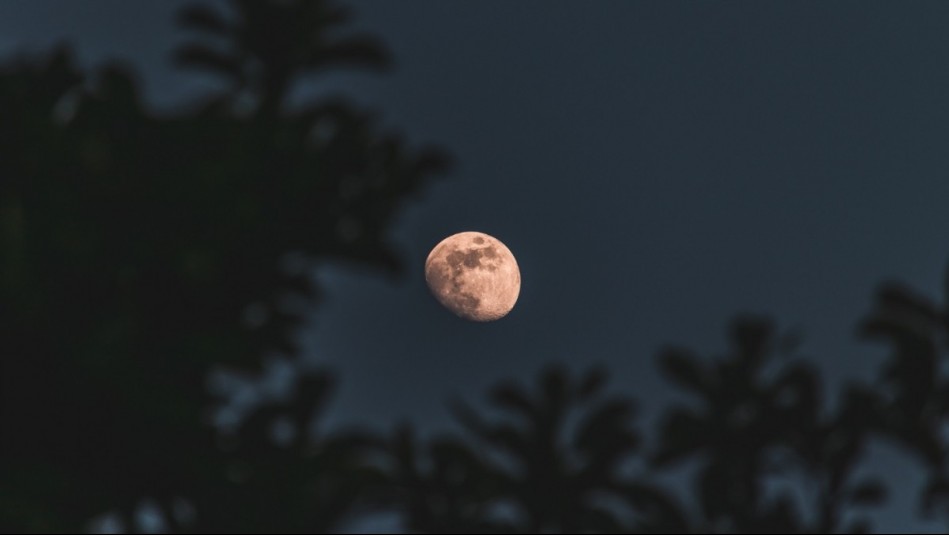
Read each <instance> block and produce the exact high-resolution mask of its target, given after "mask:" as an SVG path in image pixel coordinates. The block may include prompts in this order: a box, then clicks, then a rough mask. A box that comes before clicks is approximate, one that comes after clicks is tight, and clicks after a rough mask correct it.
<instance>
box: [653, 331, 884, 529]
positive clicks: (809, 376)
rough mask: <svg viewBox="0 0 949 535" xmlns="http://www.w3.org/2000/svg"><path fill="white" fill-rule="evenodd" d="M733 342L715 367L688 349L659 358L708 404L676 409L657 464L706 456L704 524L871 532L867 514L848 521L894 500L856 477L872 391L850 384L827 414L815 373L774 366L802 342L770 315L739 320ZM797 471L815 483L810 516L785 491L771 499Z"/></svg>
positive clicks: (699, 490)
mask: <svg viewBox="0 0 949 535" xmlns="http://www.w3.org/2000/svg"><path fill="white" fill-rule="evenodd" d="M730 340H731V343H732V350H731V353H730V354H729V355H728V356H726V357H725V358H723V359H720V360H718V361H716V362H714V363H712V364H705V363H703V362H702V361H701V360H699V359H698V358H696V357H695V356H693V355H691V354H689V353H688V352H687V351H684V350H681V349H670V350H667V351H665V352H663V353H662V354H661V355H660V366H661V369H662V370H663V371H664V372H665V374H666V375H667V376H668V377H669V378H670V379H671V380H673V381H674V382H675V383H676V384H677V385H678V386H680V387H682V388H685V389H688V390H689V391H690V393H692V394H693V395H694V396H696V397H698V398H699V399H700V404H699V408H698V409H696V408H693V407H687V406H677V407H672V408H670V409H667V411H666V413H665V415H664V418H663V421H662V423H661V424H660V441H659V447H658V450H657V452H656V454H655V456H654V458H653V461H654V463H655V464H656V465H657V466H658V467H664V466H666V465H668V464H670V463H673V462H676V461H679V460H682V459H685V458H688V457H692V456H696V455H702V459H703V460H702V465H701V468H700V469H699V470H698V474H697V477H698V480H697V484H696V495H697V496H696V497H697V499H698V501H699V503H700V505H701V511H702V524H701V530H702V531H707V530H711V529H714V530H719V529H725V530H727V531H735V532H739V533H775V532H784V533H786V532H796V533H810V532H836V531H840V530H841V529H843V530H845V531H848V532H857V531H864V530H865V529H866V526H867V525H866V521H864V520H859V521H857V523H855V524H850V525H848V526H842V525H841V523H842V522H843V519H844V517H845V513H847V512H848V509H849V507H850V506H868V505H869V506H874V505H880V504H881V503H882V502H883V500H884V499H885V497H886V489H885V488H884V486H883V485H882V483H880V482H879V481H877V480H873V479H869V480H861V481H859V482H855V483H852V480H853V475H854V474H853V472H854V469H855V468H856V463H857V462H858V461H859V460H860V455H861V453H862V451H863V449H864V448H865V445H866V438H867V435H868V433H869V431H870V428H871V427H870V426H871V425H872V423H873V416H874V412H873V410H872V408H873V407H874V405H873V404H872V396H871V394H870V393H869V392H867V391H865V390H864V389H862V388H860V387H851V388H849V389H848V391H847V392H846V395H845V398H844V399H843V400H842V403H841V407H840V409H839V410H838V412H837V413H836V414H832V415H827V414H826V412H827V411H826V409H825V408H824V407H822V403H821V398H820V384H819V381H818V373H817V371H816V370H815V369H813V368H812V367H811V366H810V365H809V364H807V363H805V362H803V361H799V360H795V361H792V362H790V363H788V364H786V365H784V366H780V367H778V368H777V369H775V368H774V367H773V366H770V365H771V364H772V362H770V361H771V360H773V358H774V357H775V356H776V355H777V354H779V353H787V352H789V351H790V350H792V349H793V347H794V343H793V338H791V339H790V340H789V339H788V337H779V336H777V334H776V333H775V328H774V326H773V325H772V324H771V322H770V321H768V320H766V319H764V318H750V317H739V318H736V320H735V321H734V322H733V324H732V326H731V329H730ZM789 341H790V342H791V344H788V342H789ZM792 473H793V474H799V475H800V474H803V475H805V476H806V477H807V478H809V479H811V480H812V488H813V489H814V492H813V494H812V497H813V502H814V503H811V504H807V505H808V506H809V507H808V509H809V510H810V511H814V512H815V513H816V514H814V515H813V516H814V519H813V520H812V521H811V522H807V521H806V517H805V515H804V514H803V511H799V510H797V508H796V507H797V506H796V505H795V503H794V500H793V498H792V494H791V493H789V492H788V491H787V490H786V489H782V490H780V491H778V492H777V495H775V496H771V497H769V496H768V493H767V492H766V490H767V489H766V485H768V484H769V483H770V484H772V485H773V484H774V479H775V478H778V479H780V478H782V477H786V476H787V475H789V474H792Z"/></svg>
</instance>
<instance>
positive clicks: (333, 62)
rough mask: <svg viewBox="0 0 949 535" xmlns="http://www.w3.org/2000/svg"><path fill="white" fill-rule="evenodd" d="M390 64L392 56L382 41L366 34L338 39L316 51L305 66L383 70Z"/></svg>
mask: <svg viewBox="0 0 949 535" xmlns="http://www.w3.org/2000/svg"><path fill="white" fill-rule="evenodd" d="M391 65H392V57H391V56H390V55H389V53H388V52H386V49H385V47H384V46H383V45H382V42H381V41H380V40H378V39H376V38H375V37H370V36H367V35H356V36H350V37H347V38H345V39H340V40H338V41H336V42H334V43H332V44H330V45H329V46H327V47H325V48H322V49H319V50H318V51H316V52H315V53H314V54H313V55H312V56H311V57H310V59H309V61H307V66H309V67H312V68H317V69H323V68H331V67H359V68H366V69H371V70H376V71H383V70H386V69H388V68H389V67H390V66H391Z"/></svg>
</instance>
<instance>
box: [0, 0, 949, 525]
mask: <svg viewBox="0 0 949 535" xmlns="http://www.w3.org/2000/svg"><path fill="white" fill-rule="evenodd" d="M348 21H349V12H348V11H347V10H345V9H343V8H340V7H338V6H336V5H334V4H332V3H330V2H327V1H304V0H283V1H281V0H271V1H251V0H233V1H231V2H230V3H228V4H223V5H221V4H214V6H210V5H205V4H194V5H191V6H189V7H187V8H185V9H184V10H182V11H181V12H180V13H179V17H178V22H179V24H180V25H181V26H182V27H183V28H185V29H187V30H189V31H190V32H191V35H192V39H191V40H189V41H188V42H186V43H185V44H183V45H182V46H181V47H179V48H178V49H177V50H176V51H175V55H174V57H175V59H176V61H177V62H178V64H179V65H180V66H182V67H186V68H192V69H197V70H200V71H202V72H205V73H213V74H215V75H218V76H220V79H221V80H222V83H223V85H222V87H223V89H222V90H221V91H219V92H218V93H216V94H213V95H209V96H208V97H207V98H206V99H204V100H202V101H201V102H199V103H198V104H197V105H195V106H193V107H191V108H190V109H188V110H187V111H181V112H178V113H175V114H165V115H160V114H156V113H154V112H152V111H149V109H148V107H147V106H146V105H145V103H144V102H143V101H142V96H141V93H140V90H139V86H138V83H137V82H136V80H135V77H134V75H133V73H131V72H130V71H129V70H127V69H125V68H122V67H118V66H105V67H103V68H99V69H97V70H93V71H88V72H87V71H83V70H82V69H80V68H78V66H77V65H76V62H75V60H74V57H73V55H72V52H71V50H70V49H69V48H68V47H60V48H57V49H55V50H53V51H51V52H49V53H48V54H45V55H38V56H33V57H23V58H19V59H15V60H13V61H9V62H7V63H6V64H5V65H3V66H2V68H0V110H2V117H0V341H2V347H3V358H2V360H0V366H2V368H0V386H2V391H0V395H2V405H0V418H2V421H0V448H2V449H0V529H2V530H3V531H25V532H77V531H82V530H84V529H86V528H88V526H89V522H90V519H92V518H94V517H96V516H97V515H102V514H103V513H106V512H113V513H114V514H115V515H118V518H119V519H121V521H122V524H121V526H122V527H123V528H124V529H128V530H134V529H135V528H136V525H137V523H136V520H135V518H134V515H135V511H136V510H137V508H138V507H139V506H140V505H141V504H142V503H143V501H145V500H148V501H150V503H152V504H154V506H155V508H156V509H157V514H158V515H160V516H161V518H163V521H164V524H165V527H166V528H167V529H169V530H171V531H185V532H332V531H336V530H339V529H341V527H343V526H345V525H346V522H347V521H348V520H351V519H352V518H355V517H358V516H360V515H365V514H372V513H377V512H385V511H395V512H397V513H398V514H399V515H400V516H401V518H402V520H403V522H404V526H405V528H406V529H407V530H410V531H413V532H432V533H436V532H437V533H459V532H477V533H502V532H503V533H512V532H517V533H538V532H545V533H560V532H604V533H628V532H677V533H684V532H734V533H812V532H854V533H856V532H863V531H867V530H869V529H870V527H871V526H870V523H869V520H868V516H867V514H866V513H868V512H872V511H873V508H876V507H879V506H881V505H883V504H884V503H885V501H886V499H887V497H888V490H889V489H888V488H887V486H886V485H885V484H884V483H883V482H882V481H881V480H879V479H876V477H875V476H874V475H873V474H870V475H868V474H867V468H868V466H867V463H866V460H867V457H866V455H867V450H868V448H869V446H870V445H871V444H872V443H873V442H874V441H878V440H883V441H888V442H890V443H893V444H897V445H898V446H899V447H900V448H901V451H903V452H905V453H906V454H908V455H910V456H912V457H914V458H915V459H917V460H918V461H919V462H920V463H921V465H922V466H924V467H925V468H926V471H927V474H928V480H927V481H926V483H925V485H924V487H923V488H921V489H919V496H918V498H919V503H920V506H921V508H922V510H923V512H925V513H930V514H941V515H943V516H944V517H945V519H946V521H947V526H949V467H947V444H949V443H947V439H949V437H947V435H946V433H945V429H946V423H947V416H949V377H947V374H946V372H947V370H946V364H945V362H946V359H945V353H944V352H945V349H946V343H947V336H946V333H947V329H949V315H947V314H946V312H945V310H944V309H943V308H942V307H940V306H939V305H937V304H934V303H932V302H930V301H929V300H927V299H926V298H924V297H921V296H918V295H916V294H914V293H913V292H912V291H911V290H909V289H907V288H905V287H902V286H900V285H897V284H894V283H888V284H884V285H882V286H881V287H880V289H879V291H878V293H877V296H876V299H875V302H874V306H873V308H872V310H871V311H870V312H869V313H868V314H867V316H866V318H864V319H863V321H861V323H860V325H859V333H860V335H861V336H863V337H867V338H874V339H878V340H882V341H884V342H886V343H888V344H889V345H890V346H891V347H892V352H891V355H890V356H889V357H888V358H887V360H886V362H884V363H883V365H882V367H881V370H880V371H879V374H878V377H877V378H876V379H875V381H874V382H873V383H872V384H857V383H854V384H848V385H845V386H844V387H843V388H842V389H841V390H840V391H839V392H835V393H834V397H833V398H832V401H833V403H826V402H825V400H824V398H825V395H824V394H825V387H824V385H822V384H821V380H820V373H819V371H818V370H817V369H816V368H815V367H814V366H813V365H812V364H811V363H810V362H809V361H808V360H807V359H804V358H802V357H800V356H798V355H797V349H796V348H797V338H796V337H795V336H793V335H788V334H782V333H781V332H779V330H778V328H777V327H776V326H775V325H774V324H773V323H772V322H771V321H770V320H768V319H767V318H762V317H750V316H741V317H737V318H735V320H734V321H733V322H732V323H731V325H730V327H729V331H728V339H729V342H730V349H729V350H728V352H727V353H726V354H725V355H723V356H720V357H715V358H709V357H703V356H698V355H696V354H693V353H692V352H691V351H689V350H687V349H683V348H668V349H665V350H663V351H662V352H661V353H660V354H659V357H658V364H659V367H660V370H661V371H662V373H663V375H664V376H665V377H666V379H667V380H668V381H669V382H670V383H671V384H673V385H674V386H676V387H677V388H679V389H680V390H681V391H682V394H683V397H682V399H681V402H677V403H676V404H674V405H672V406H670V407H668V408H666V409H665V410H664V411H663V413H662V414H661V417H660V419H659V420H658V422H657V424H656V425H657V427H656V430H655V432H654V433H643V432H642V431H641V430H640V429H639V427H638V426H637V424H636V410H635V406H636V405H635V402H634V401H633V400H632V399H631V398H630V397H629V396H624V395H621V394H616V393H607V392H606V383H607V374H606V372H605V371H603V370H600V369H591V370H587V371H585V372H583V373H581V374H576V376H574V374H571V373H570V372H568V371H567V370H566V369H565V368H564V367H562V366H551V367H549V368H548V369H546V370H544V371H542V372H541V373H540V374H539V376H538V377H537V380H536V382H535V384H534V385H533V386H528V385H523V384H520V383H513V382H512V383H502V384H499V385H497V386H495V387H494V388H492V389H491V390H490V391H489V392H488V396H487V401H488V407H487V408H486V409H484V410H480V409H477V408H475V407H474V406H472V405H470V404H468V403H466V402H463V401H460V400H456V401H455V402H454V403H453V404H452V409H453V412H454V415H455V417H456V419H457V421H458V423H459V424H460V427H461V429H462V431H461V432H459V433H455V434H446V435H441V436H436V437H432V438H426V439H420V438H419V437H418V436H417V433H415V431H414V430H413V428H412V427H411V426H410V425H404V426H402V427H400V428H399V429H398V430H397V431H395V432H394V433H393V434H391V435H388V436H382V435H379V434H376V433H372V432H368V431H359V430H357V431H340V430H330V431H328V432H327V431H326V430H323V429H321V428H320V427H319V426H318V425H317V423H318V422H319V417H320V415H321V414H323V412H324V410H325V408H326V405H327V403H328V400H329V398H330V395H331V393H332V389H333V385H334V382H333V379H332V376H331V375H329V374H328V373H327V372H322V371H312V370H306V369H303V368H300V369H298V371H297V374H296V375H295V378H294V380H293V384H292V387H291V388H290V389H289V391H287V392H285V393H284V394H285V395H284V396H276V397H271V398H264V399H262V400H261V401H260V403H258V404H257V405H256V406H255V407H253V408H252V409H251V410H249V412H248V413H247V414H245V415H244V416H243V418H240V419H237V420H236V421H235V422H232V424H233V425H230V426H224V427H221V426H217V427H216V426H214V425H211V421H212V415H213V414H214V413H215V410H216V408H219V407H220V406H221V404H222V403H224V402H225V400H223V399H220V398H219V396H218V395H217V392H216V390H215V389H213V388H209V387H208V382H209V374H210V373H212V372H215V371H218V370H222V369H223V370H231V371H232V372H235V373H241V374H245V375H249V376H251V377H253V376H254V375H255V374H259V373H260V372H261V369H262V363H263V362H264V358H263V357H264V356H265V355H269V354H277V355H282V356H283V358H285V359H288V360H289V361H290V362H294V359H295V358H296V357H297V355H298V352H299V348H298V347H297V345H296V343H295V342H294V333H295V332H296V330H297V329H298V328H299V327H300V325H301V322H302V315H303V314H304V313H305V312H306V311H307V310H308V309H311V308H312V306H313V305H314V304H316V303H318V301H319V297H320V292H319V288H318V287H317V286H316V285H315V283H314V280H313V278H312V277H311V275H310V273H311V272H312V267H313V266H314V265H315V263H316V262H319V261H321V260H325V259H335V260H340V261H344V262H349V263H358V264H362V265H366V266H370V267H373V268H377V269H379V270H382V271H383V272H385V273H390V274H397V273H399V270H400V262H399V257H398V254H397V251H395V250H394V249H393V248H392V247H391V245H390V244H389V243H388V242H387V240H386V232H387V230H388V228H389V227H390V225H391V223H392V217H393V215H394V214H396V212H397V210H398V209H399V207H400V206H401V205H402V203H403V202H404V201H405V200H406V199H408V198H409V197H411V196H412V195H413V194H416V193H418V192H419V191H421V190H422V189H423V188H424V187H425V185H426V184H427V183H428V182H429V181H430V180H431V179H432V178H433V176H435V175H436V174H438V173H440V172H443V171H445V170H446V169H447V168H448V163H449V159H448V157H447V156H446V155H445V153H444V152H442V151H440V150H438V149H434V148H415V147H410V146H408V145H407V144H406V143H405V142H404V141H403V139H402V138H401V137H399V136H398V135H395V134H392V133H387V132H383V131H381V130H380V128H379V127H378V125H377V123H376V122H375V119H374V117H373V116H372V115H371V114H370V113H367V112H366V111H364V110H361V109H359V108H358V107H357V106H354V105H353V104H352V103H350V102H348V101H347V100H345V99H342V98H337V99H321V100H314V101H302V102H296V101H294V103H292V105H291V102H290V101H291V96H292V93H293V91H294V88H296V87H297V86H298V82H300V81H301V80H303V79H305V78H306V77H310V76H318V75H320V74H323V73H325V72H327V71H329V70H332V69H337V68H361V69H370V70H375V71H378V70H383V69H385V68H386V67H387V66H388V65H389V63H390V59H389V56H388V54H387V52H386V49H385V47H384V46H383V45H382V44H381V43H380V42H379V41H378V40H376V39H375V38H374V37H372V36H366V35H361V34H355V33H352V32H349V33H347V32H346V31H345V27H346V23H347V22H348ZM946 286H947V291H949V281H947V285H946ZM646 438H648V439H654V441H653V442H654V443H650V442H648V441H646V440H644V439H646ZM683 464H685V465H686V466H688V467H689V470H688V474H691V476H693V477H694V484H693V485H692V487H691V492H688V491H686V490H684V489H683V488H681V487H682V486H681V485H678V486H676V485H670V484H669V480H670V477H671V478H672V479H673V480H675V478H677V477H678V478H680V479H681V476H678V475H675V474H678V473H679V472H678V471H679V470H680V468H679V467H680V466H681V465H683ZM879 475H880V474H876V476H879ZM676 487H679V488H676Z"/></svg>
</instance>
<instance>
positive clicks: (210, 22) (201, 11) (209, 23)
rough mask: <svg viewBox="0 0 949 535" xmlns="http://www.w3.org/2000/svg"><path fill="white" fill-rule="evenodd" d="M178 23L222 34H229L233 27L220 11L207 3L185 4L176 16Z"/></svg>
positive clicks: (190, 27) (189, 27)
mask: <svg viewBox="0 0 949 535" xmlns="http://www.w3.org/2000/svg"><path fill="white" fill-rule="evenodd" d="M175 18H176V19H177V21H178V24H179V25H180V26H182V27H184V28H187V29H189V30H200V31H203V32H207V33H212V34H217V35H220V36H224V35H228V34H229V33H230V32H231V31H233V28H231V26H230V25H229V24H228V23H227V21H225V20H224V18H223V17H222V16H221V14H220V13H219V12H217V11H216V10H214V9H211V8H210V7H208V6H206V5H201V4H195V5H189V6H185V7H184V8H183V9H181V10H180V11H178V14H177V15H176V16H175Z"/></svg>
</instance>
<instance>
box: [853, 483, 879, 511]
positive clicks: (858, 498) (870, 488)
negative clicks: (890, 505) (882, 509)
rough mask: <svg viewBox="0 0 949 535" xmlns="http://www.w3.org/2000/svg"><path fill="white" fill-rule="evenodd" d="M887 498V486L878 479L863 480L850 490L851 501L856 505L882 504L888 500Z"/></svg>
mask: <svg viewBox="0 0 949 535" xmlns="http://www.w3.org/2000/svg"><path fill="white" fill-rule="evenodd" d="M886 498H887V488H886V486H885V485H884V484H883V482H881V481H879V480H876V479H871V480H866V481H863V482H862V483H860V484H858V485H857V486H856V487H854V488H853V489H852V490H851V491H850V492H849V499H850V502H851V503H853V504H854V505H864V506H871V507H873V506H880V505H883V504H884V503H885V502H886Z"/></svg>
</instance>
